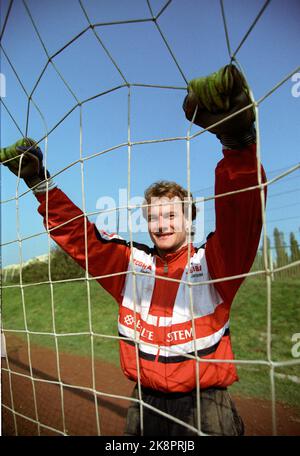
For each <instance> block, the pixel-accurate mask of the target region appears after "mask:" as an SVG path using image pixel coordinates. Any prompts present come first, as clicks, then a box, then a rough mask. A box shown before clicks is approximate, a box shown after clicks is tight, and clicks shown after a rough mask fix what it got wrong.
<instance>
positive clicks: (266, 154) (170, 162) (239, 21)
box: [1, 0, 300, 266]
mask: <svg viewBox="0 0 300 456" xmlns="http://www.w3.org/2000/svg"><path fill="white" fill-rule="evenodd" d="M166 3H167V2H166V0H149V4H150V5H151V8H152V11H153V13H154V15H156V14H158V12H159V11H160V10H161V9H162V7H163V6H164V5H165V4H166ZM8 5H9V1H8V0H2V2H1V30H2V28H3V24H4V20H5V17H6V14H7V9H8ZM26 5H27V6H28V9H29V11H30V14H31V16H32V18H33V21H34V24H35V26H36V28H37V30H38V32H39V34H40V37H41V39H42V41H43V43H44V46H45V48H46V50H47V52H48V55H49V56H51V57H52V56H54V55H55V54H56V53H57V51H59V50H61V49H62V48H63V47H64V46H65V45H66V44H67V43H69V42H70V41H71V40H72V39H73V38H75V37H76V36H77V35H78V34H79V33H81V32H83V31H84V30H85V29H86V28H87V27H88V25H89V23H88V21H87V18H86V16H85V15H84V12H83V10H82V8H81V7H80V4H79V2H78V1H77V0H61V1H58V0H54V1H50V0H43V1H39V2H37V1H36V0H26ZM82 5H83V7H84V9H85V11H86V13H87V15H88V17H89V19H90V22H91V23H92V24H102V25H97V27H95V31H96V32H97V34H98V36H99V38H100V39H101V42H102V44H103V46H104V47H103V46H101V44H100V42H99V41H98V40H97V38H96V37H95V35H94V33H93V31H92V30H91V29H89V30H87V31H86V32H84V33H82V35H81V36H80V37H79V38H78V39H76V40H75V41H74V42H73V43H72V44H70V45H69V46H67V47H66V48H65V49H64V50H63V51H62V52H60V53H58V54H57V55H55V56H54V57H53V59H52V62H53V63H54V64H55V67H56V68H57V69H58V70H59V72H60V73H61V75H62V77H63V79H64V81H66V82H67V85H68V87H67V86H66V85H65V84H64V82H63V81H62V79H61V78H60V77H59V76H58V74H57V72H56V71H55V69H54V68H53V66H52V65H51V63H49V64H48V65H47V67H46V69H45V71H44V72H43V74H42V77H41V79H40V80H39V77H40V75H41V73H42V71H43V69H44V68H45V65H46V64H47V61H48V57H47V55H46V52H45V50H44V49H43V46H42V44H41V41H40V40H39V38H38V36H37V33H36V31H35V29H34V26H33V24H32V22H31V20H30V18H29V15H28V11H27V10H26V8H25V6H24V3H23V1H21V0H15V1H14V2H13V5H12V8H11V11H10V14H9V17H8V20H7V23H6V27H5V31H4V33H3V37H2V46H3V48H2V49H1V51H2V52H1V74H2V75H4V76H5V79H6V94H5V97H2V101H3V102H4V103H5V106H6V107H7V108H8V110H9V113H10V114H11V116H12V117H13V119H14V121H13V120H12V119H11V117H10V116H9V115H8V113H7V111H6V109H5V108H4V107H3V105H2V104H1V145H3V146H4V145H8V144H10V143H13V142H15V141H16V140H17V139H18V138H19V137H20V136H21V133H20V131H19V129H20V130H21V132H22V134H27V135H28V136H31V137H33V138H35V139H40V138H42V137H44V136H45V134H46V133H47V132H50V134H49V135H48V153H47V166H48V169H49V170H50V172H51V174H55V173H57V172H59V171H60V170H62V169H63V168H64V167H66V166H68V165H70V164H72V163H74V162H76V161H77V160H78V159H79V158H80V131H81V132H82V141H83V143H82V144H83V149H82V152H83V157H88V156H90V155H92V154H96V153H98V152H101V151H102V150H105V149H107V148H111V147H114V146H117V145H120V144H123V143H126V142H127V134H128V128H127V126H128V122H127V118H128V88H127V87H121V88H119V89H116V90H114V91H112V92H110V93H108V94H106V95H103V96H100V97H97V98H94V99H93V100H91V101H88V102H85V103H83V104H82V111H81V115H82V130H81V129H80V109H79V108H78V107H77V108H76V109H74V111H73V112H72V113H71V114H70V115H68V116H67V117H66V118H65V120H64V121H63V122H61V123H60V124H59V126H57V128H54V129H53V127H54V126H55V125H56V124H57V123H59V122H60V121H61V120H62V118H63V117H64V116H65V115H66V114H67V113H68V112H69V111H70V110H71V109H72V108H73V107H74V106H76V105H77V103H78V101H79V102H83V101H85V100H87V99H88V98H90V97H93V96H95V95H98V94H100V93H102V92H105V91H107V90H110V89H112V88H116V87H119V86H122V85H124V84H125V83H126V82H127V83H130V84H150V85H159V86H173V87H176V89H170V88H164V89H161V88H160V89H159V88H153V87H141V86H135V85H131V89H130V92H131V110H130V131H131V141H141V142H142V141H145V140H153V139H162V138H173V137H182V136H185V135H186V134H187V130H188V127H189V123H188V122H187V121H186V119H185V117H184V114H183V111H182V108H181V105H182V101H183V98H184V96H185V87H186V80H190V79H192V78H194V77H197V76H203V75H207V74H209V73H210V72H212V71H215V70H216V69H218V68H219V67H221V66H223V65H225V64H227V63H228V62H229V55H228V50H227V45H226V39H225V32H224V26H223V21H222V15H221V8H220V3H219V1H217V0H211V1H207V0H206V1H202V0H173V1H172V2H171V3H170V4H169V5H168V7H167V8H166V9H165V10H164V12H163V13H162V14H161V16H160V17H159V19H158V22H157V23H158V25H159V27H160V29H161V31H162V33H163V35H164V37H165V38H166V40H167V42H168V45H169V46H170V49H171V50H172V52H173V55H174V56H175V57H176V60H177V62H178V64H179V67H180V69H181V71H179V69H178V67H177V65H176V64H175V62H174V60H173V58H172V56H171V54H170V52H169V50H168V49H167V46H166V44H165V42H164V40H163V38H162V36H161V34H160V32H159V30H158V28H157V27H156V25H155V23H154V22H153V21H150V20H148V21H141V22H131V23H127V24H112V25H103V24H107V23H109V22H116V21H128V20H136V19H151V13H150V10H149V7H148V3H147V1H146V0H131V1H129V0H128V1H126V0H123V1H121V0H114V1H112V0H110V1H96V0H82ZM263 5H264V2H263V1H261V0H260V1H258V0H252V1H251V2H249V1H246V0H243V1H241V0H224V9H225V14H226V19H227V25H228V32H229V41H230V46H231V49H232V50H233V51H234V50H235V49H237V47H238V46H239V44H240V42H241V40H242V39H243V37H244V36H245V34H246V32H247V31H248V29H249V27H250V26H251V24H252V23H253V21H254V19H255V18H256V16H257V14H258V13H259V11H260V9H261V8H262V6H263ZM299 13H300V4H299V2H298V1H296V0H295V1H294V0H289V1H283V0H273V1H271V2H270V4H269V5H268V6H267V8H266V9H265V11H264V13H263V15H262V17H261V18H260V19H259V20H258V22H257V24H256V26H255V27H254V29H253V30H252V32H251V33H250V34H249V36H248V38H247V39H246V41H245V42H244V44H243V45H242V47H241V48H240V50H239V52H238V53H237V56H236V57H237V59H238V61H239V63H240V64H241V65H242V67H243V69H244V71H245V74H246V76H247V79H248V82H249V84H250V86H251V88H252V90H253V92H254V96H255V98H256V99H259V98H260V97H262V96H263V95H265V94H266V93H267V92H268V91H269V90H270V89H272V88H273V87H274V86H275V85H276V84H277V83H278V82H280V81H281V80H282V79H283V78H284V77H285V76H287V75H288V74H289V73H291V72H293V70H295V69H296V68H298V67H299V65H300V62H299V42H300V29H299V17H300V15H299ZM104 48H105V49H106V50H108V52H109V53H110V55H111V57H112V58H113V62H114V63H113V62H112V61H111V59H110V58H109V57H108V56H107V54H106V52H105V50H104ZM3 51H5V54H6V55H7V56H8V57H9V59H10V62H11V64H12V65H13V68H14V70H15V72H16V73H17V75H18V78H19V80H18V78H17V77H16V74H15V73H14V71H13V70H12V68H11V66H10V65H9V63H8V60H7V58H6V56H5V55H4V52H3ZM115 64H116V65H117V67H116V65H115ZM298 71H299V70H298ZM182 73H183V74H182ZM38 80H39V82H38V85H37V86H36V83H37V81H38ZM299 80H300V71H299ZM20 81H21V83H22V84H23V86H24V88H25V90H26V91H27V94H28V95H29V94H31V93H32V91H33V89H34V91H33V93H32V99H33V101H34V102H35V104H36V105H37V106H38V108H39V110H40V112H41V113H42V115H43V117H44V120H45V122H46V127H45V125H44V123H43V121H42V120H41V115H40V114H39V112H38V111H37V109H36V108H35V106H34V105H33V104H32V103H30V114H29V122H28V130H27V131H26V124H27V122H26V119H27V106H28V96H27V95H26V94H25V93H24V90H23V89H22V87H21V84H20ZM295 84H296V82H293V81H292V80H291V78H290V79H288V80H287V81H286V82H285V84H283V85H282V86H281V87H280V88H279V89H278V90H276V91H275V92H274V93H273V94H272V95H271V96H270V97H268V98H266V99H265V100H264V101H263V102H262V103H261V105H260V108H259V112H260V131H261V155H262V161H263V164H264V166H265V169H266V172H267V175H268V177H269V178H273V177H275V176H276V175H277V174H280V173H281V172H283V171H284V170H287V169H289V168H290V167H292V166H293V165H295V164H297V163H299V155H300V154H299V144H300V128H299V127H300V116H299V112H300V111H299V109H300V96H299V97H295V96H293V93H294V94H295V93H296V94H298V92H297V91H295V89H294V92H293V86H295ZM2 95H3V94H2ZM299 95H300V88H299ZM16 125H17V126H16ZM198 130H199V129H198V127H193V130H192V131H193V132H197V131H198ZM41 147H42V149H43V150H44V148H45V144H44V143H42V144H41ZM221 158H222V154H221V147H220V144H219V143H218V141H217V140H216V138H215V137H214V136H213V135H211V134H209V133H205V134H204V135H200V136H199V137H197V138H195V139H194V140H193V141H192V142H191V190H192V192H193V194H194V196H197V197H200V196H209V195H212V193H213V185H214V168H215V166H216V164H217V162H218V161H219V160H220V159H221ZM127 167H128V151H127V146H122V147H119V148H117V149H115V150H113V151H111V152H109V153H107V154H104V155H99V156H97V157H96V158H91V159H89V160H86V161H84V184H85V185H84V187H85V198H86V208H87V212H95V211H96V210H97V201H99V198H101V197H103V196H106V197H110V198H113V200H114V201H116V204H117V205H118V204H119V190H120V189H126V188H127ZM81 179H82V175H81V167H80V164H78V163H77V164H75V165H74V166H71V167H70V168H68V170H67V171H65V172H63V173H61V174H59V175H58V176H56V177H55V181H56V182H57V183H58V185H59V186H60V188H62V189H63V190H64V191H65V192H66V193H67V194H68V195H69V197H70V198H71V199H72V200H73V201H74V202H75V203H76V204H77V205H79V206H81V205H82V191H81V188H82V186H81ZM159 179H168V180H175V181H177V182H179V183H180V184H181V185H183V186H186V185H187V171H186V141H172V142H162V143H154V144H142V145H134V146H133V147H132V156H131V195H132V196H140V197H141V196H142V195H143V191H144V189H145V188H146V187H147V186H148V185H150V184H151V183H152V182H154V181H156V180H159ZM25 190H26V186H25V185H24V183H23V182H20V185H19V188H18V191H19V194H20V193H23V192H24V191H25ZM15 195H16V177H15V176H14V175H11V174H10V173H9V171H8V170H7V169H3V168H2V167H1V200H2V201H6V200H8V199H10V198H14V196H15ZM299 196H300V180H299V170H298V171H297V172H295V173H293V174H291V175H290V176H289V177H286V178H284V179H283V180H281V181H279V182H277V183H275V184H272V185H271V186H270V187H269V200H268V205H267V230H268V233H269V234H271V233H272V231H273V229H274V227H275V226H278V227H279V229H280V230H281V231H283V232H284V233H285V240H286V242H287V243H288V235H289V233H290V231H293V232H294V233H295V234H296V237H297V239H298V240H300V236H299V234H300V233H299V226H300V217H299V208H300V198H299ZM18 204H19V215H20V220H19V222H20V223H19V229H17V224H16V201H15V200H12V201H10V202H6V203H3V204H2V208H1V211H2V214H1V215H2V226H1V228H2V243H3V244H6V243H8V242H9V241H13V240H15V239H17V238H18V235H19V236H20V238H21V239H24V238H28V237H30V236H33V235H34V234H36V233H41V232H43V225H42V220H41V218H40V216H39V214H38V213H37V211H36V209H37V202H36V200H35V198H34V197H33V196H32V194H30V193H28V194H26V195H25V196H22V197H21V198H20V199H19V200H18ZM90 218H91V219H92V220H93V221H97V216H96V215H94V216H91V217H90ZM98 220H99V219H98ZM213 229H214V211H213V203H212V202H208V203H206V204H205V233H206V234H208V233H209V232H210V231H212V230H213ZM121 235H123V236H124V237H128V234H126V233H121ZM135 240H137V241H140V242H148V241H149V239H148V237H147V236H146V235H145V234H143V233H136V234H135ZM47 251H48V240H47V236H45V235H39V236H35V237H30V238H29V239H26V240H24V241H23V242H22V256H23V260H24V261H26V260H28V259H29V258H32V257H34V256H36V255H41V254H44V253H46V252H47ZM19 253H20V250H19V244H18V243H16V242H14V243H10V244H8V245H4V246H3V247H2V262H3V265H4V266H5V265H7V264H12V263H17V262H18V261H19Z"/></svg>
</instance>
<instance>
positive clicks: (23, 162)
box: [0, 138, 53, 192]
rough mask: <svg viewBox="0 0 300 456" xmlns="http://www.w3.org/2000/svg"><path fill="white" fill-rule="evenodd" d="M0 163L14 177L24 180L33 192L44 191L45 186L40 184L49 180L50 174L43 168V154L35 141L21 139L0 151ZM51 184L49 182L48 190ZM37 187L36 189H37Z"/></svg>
mask: <svg viewBox="0 0 300 456" xmlns="http://www.w3.org/2000/svg"><path fill="white" fill-rule="evenodd" d="M0 162H1V163H3V165H4V166H7V167H8V168H9V170H10V171H11V172H12V173H14V174H15V175H16V176H18V175H19V176H20V177H21V178H23V179H24V181H25V183H26V184H27V186H28V187H29V188H32V187H35V191H37V192H39V191H46V186H45V185H44V186H43V185H41V186H39V185H38V184H41V183H42V182H43V183H45V180H48V179H49V178H50V174H49V172H48V171H47V170H45V168H44V166H43V154H42V151H41V149H40V148H39V147H38V146H37V145H36V143H35V141H34V140H33V139H30V138H22V139H20V140H18V141H17V142H15V143H14V144H12V145H11V146H9V147H3V148H1V149H0ZM50 185H51V188H52V187H53V183H52V182H51V181H50V183H49V184H48V188H49V186H50ZM37 186H38V187H37Z"/></svg>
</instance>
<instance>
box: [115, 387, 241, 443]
mask: <svg viewBox="0 0 300 456" xmlns="http://www.w3.org/2000/svg"><path fill="white" fill-rule="evenodd" d="M132 397H134V398H136V399H138V397H139V396H138V388H137V386H135V388H134V390H133V394H132ZM142 398H143V401H144V402H145V403H146V404H149V405H151V406H152V407H155V408H157V409H159V410H161V411H162V412H165V413H168V414H169V415H171V416H173V417H176V418H178V419H180V420H181V421H184V422H185V423H187V424H189V425H191V426H193V427H195V428H197V395H196V390H194V391H191V392H190V393H162V392H160V391H155V390H150V389H145V388H142ZM200 413H201V432H203V433H205V434H210V435H228V436H229V435H231V436H234V435H235V436H236V435H243V434H244V424H243V421H242V419H241V417H240V416H239V415H238V413H237V410H236V407H235V405H234V402H233V400H232V399H231V397H230V394H229V392H228V391H227V389H226V388H208V389H205V390H201V392H200ZM124 435H127V436H129V435H134V436H139V435H141V424H140V403H139V402H135V401H134V402H132V403H131V405H130V407H129V409H128V414H127V421H126V428H125V433H124ZM143 435H144V436H195V435H197V433H195V432H194V431H192V430H191V429H188V428H187V427H185V426H183V425H181V424H178V423H175V422H174V421H173V420H171V419H170V418H166V417H164V416H162V415H160V414H159V413H157V412H155V411H153V410H150V409H149V408H147V407H145V406H143Z"/></svg>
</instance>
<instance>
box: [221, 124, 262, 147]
mask: <svg viewBox="0 0 300 456" xmlns="http://www.w3.org/2000/svg"><path fill="white" fill-rule="evenodd" d="M217 138H218V139H219V140H220V142H221V144H222V145H223V146H224V147H225V149H242V148H243V147H245V146H248V145H249V144H255V143H256V129H255V126H254V124H253V125H252V126H251V128H250V129H249V130H248V131H245V132H241V133H240V134H236V135H232V134H228V135H227V134H224V135H223V134H221V135H217Z"/></svg>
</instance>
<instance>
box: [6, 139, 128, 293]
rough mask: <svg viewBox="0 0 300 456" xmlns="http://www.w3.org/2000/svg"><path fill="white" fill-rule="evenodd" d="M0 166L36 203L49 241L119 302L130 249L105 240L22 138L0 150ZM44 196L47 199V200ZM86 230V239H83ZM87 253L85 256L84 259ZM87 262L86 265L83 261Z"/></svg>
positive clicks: (117, 240) (34, 147)
mask: <svg viewBox="0 0 300 456" xmlns="http://www.w3.org/2000/svg"><path fill="white" fill-rule="evenodd" d="M0 162H2V163H3V164H4V165H6V166H7V167H8V168H9V169H10V170H11V171H12V172H13V173H14V174H16V175H19V176H20V177H21V178H23V179H24V181H25V183H26V184H27V186H28V187H29V188H31V189H32V190H33V192H34V194H35V196H36V198H37V199H38V201H39V203H40V205H39V209H38V211H39V213H40V214H41V215H42V216H43V218H44V225H45V228H46V229H49V230H50V235H51V237H52V239H53V240H54V241H55V242H56V243H57V244H58V245H59V246H60V247H61V248H62V249H63V250H64V251H65V252H66V253H68V254H69V255H70V256H71V257H72V258H73V259H74V260H75V261H76V262H77V263H78V264H79V265H80V266H81V267H83V268H84V269H86V264H87V266H88V267H87V269H88V272H89V274H91V275H92V276H94V277H98V276H105V275H109V274H114V275H112V276H111V277H107V278H102V279H98V281H99V283H100V284H101V285H102V286H103V287H104V288H105V289H106V290H107V291H108V292H109V293H111V294H112V296H113V297H114V298H115V299H116V300H117V301H119V302H120V299H121V293H122V289H123V286H124V282H125V277H126V271H127V268H128V262H129V256H130V249H129V247H128V245H127V243H126V241H124V240H122V239H120V238H119V237H118V236H107V235H106V233H101V232H99V231H98V230H97V228H96V226H95V225H94V224H93V223H91V222H90V221H89V220H88V219H87V218H86V217H85V215H84V214H83V212H82V211H81V210H80V209H79V208H78V207H77V206H75V205H74V204H73V203H72V201H71V200H70V199H69V198H68V197H67V196H66V195H65V194H64V193H63V192H62V191H61V190H60V189H58V188H56V185H55V184H54V183H53V181H52V179H51V177H50V174H49V172H48V171H46V170H45V168H44V166H43V154H42V152H41V150H40V148H39V147H38V146H37V145H36V144H35V142H34V141H33V140H32V139H29V138H23V139H21V140H19V141H17V142H16V143H15V144H13V145H12V146H10V147H7V148H2V149H1V150H0ZM47 192H48V196H47ZM85 230H86V236H85ZM86 253H87V255H86ZM86 258H87V261H86Z"/></svg>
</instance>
